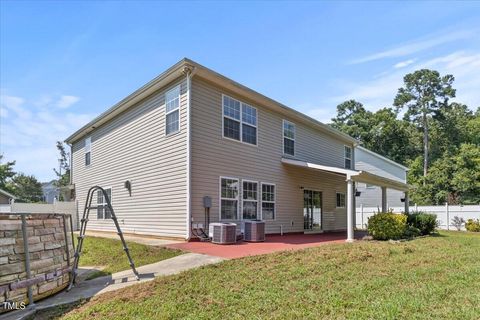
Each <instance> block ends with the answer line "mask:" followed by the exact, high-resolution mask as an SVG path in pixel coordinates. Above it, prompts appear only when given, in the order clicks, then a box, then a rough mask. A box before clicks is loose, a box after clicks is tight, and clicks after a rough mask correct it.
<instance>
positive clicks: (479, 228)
mask: <svg viewBox="0 0 480 320" xmlns="http://www.w3.org/2000/svg"><path fill="white" fill-rule="evenodd" d="M465 229H467V231H472V232H480V220H479V219H477V220H474V219H468V220H467V222H466V223H465Z"/></svg>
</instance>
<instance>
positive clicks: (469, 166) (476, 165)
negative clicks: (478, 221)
mask: <svg viewBox="0 0 480 320" xmlns="http://www.w3.org/2000/svg"><path fill="white" fill-rule="evenodd" d="M453 167H454V170H455V175H454V176H453V179H452V184H453V186H454V188H455V190H456V192H457V193H458V196H459V202H460V203H462V204H474V203H480V146H478V145H474V144H468V143H465V144H462V145H461V146H460V148H459V150H458V152H456V153H455V155H454V156H453Z"/></svg>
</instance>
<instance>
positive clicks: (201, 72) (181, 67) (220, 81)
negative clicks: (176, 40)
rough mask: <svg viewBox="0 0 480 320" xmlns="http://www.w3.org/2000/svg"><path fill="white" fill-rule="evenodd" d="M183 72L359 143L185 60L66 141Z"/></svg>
mask: <svg viewBox="0 0 480 320" xmlns="http://www.w3.org/2000/svg"><path fill="white" fill-rule="evenodd" d="M186 69H188V70H193V71H192V75H195V76H199V77H201V78H204V79H206V80H208V81H211V82H213V83H215V84H217V85H220V86H222V87H225V88H227V89H228V90H230V91H233V92H235V93H238V94H240V95H243V96H246V97H247V98H250V99H251V100H253V101H255V102H258V103H260V104H262V106H264V107H267V108H270V109H271V110H274V111H277V112H280V113H283V114H285V115H287V116H290V117H292V118H294V119H296V120H298V121H302V122H304V123H307V124H310V125H311V126H313V127H315V128H316V129H318V130H320V131H322V132H324V133H327V134H330V135H333V136H335V137H337V138H339V139H341V140H343V141H347V142H349V143H353V144H354V145H358V144H359V143H360V142H359V141H358V140H356V139H354V138H352V137H350V136H349V135H347V134H345V133H343V132H341V131H339V130H337V129H334V128H333V127H331V126H329V125H326V124H324V123H322V122H320V121H318V120H315V119H313V118H311V117H309V116H307V115H305V114H303V113H301V112H298V111H296V110H294V109H292V108H290V107H287V106H286V105H284V104H281V103H279V102H277V101H275V100H273V99H270V98H268V97H266V96H264V95H262V94H260V93H258V92H256V91H254V90H252V89H250V88H248V87H246V86H244V85H242V84H240V83H238V82H235V81H233V80H231V79H229V78H227V77H225V76H223V75H221V74H219V73H217V72H215V71H213V70H211V69H208V68H206V67H204V66H202V65H200V64H198V63H196V62H194V61H192V60H190V59H187V58H184V59H182V60H180V61H179V62H177V63H176V64H175V65H173V66H172V67H170V68H169V69H167V70H166V71H165V72H163V73H162V74H160V75H159V76H157V77H156V78H155V79H153V80H151V81H150V82H148V83H147V84H145V85H144V86H142V87H141V88H140V89H138V90H136V91H135V92H133V93H132V94H130V95H129V96H127V97H126V98H124V99H123V100H121V101H120V102H118V103H117V104H115V105H114V106H113V107H111V108H110V109H108V110H107V111H105V112H103V113H102V114H100V115H99V116H98V117H96V118H95V119H93V120H92V121H90V122H89V123H87V124H86V125H85V126H83V127H82V128H80V129H79V130H77V131H76V132H75V133H73V134H72V135H71V136H69V137H68V138H67V139H66V140H65V141H66V142H67V143H70V144H71V143H73V142H75V141H78V140H79V139H81V138H82V137H84V136H86V135H88V134H89V133H90V132H91V131H93V130H95V129H96V128H98V127H99V126H101V125H102V124H104V123H106V122H108V121H109V120H110V119H113V118H114V117H115V116H117V115H118V114H120V113H122V112H123V111H125V110H127V109H128V108H129V107H131V106H132V105H134V104H135V103H137V102H139V101H141V100H142V99H144V98H146V97H147V96H149V95H150V94H152V93H154V92H155V91H156V90H158V89H160V88H161V87H163V86H165V85H167V84H168V83H170V82H172V81H173V80H175V79H177V78H178V77H180V76H181V75H182V74H183V73H184V71H186Z"/></svg>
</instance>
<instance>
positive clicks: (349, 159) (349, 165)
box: [344, 146, 352, 169]
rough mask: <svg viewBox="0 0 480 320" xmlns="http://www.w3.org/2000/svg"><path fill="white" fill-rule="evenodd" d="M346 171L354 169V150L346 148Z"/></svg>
mask: <svg viewBox="0 0 480 320" xmlns="http://www.w3.org/2000/svg"><path fill="white" fill-rule="evenodd" d="M344 155H345V156H344V158H345V169H352V148H351V147H348V146H345V151H344Z"/></svg>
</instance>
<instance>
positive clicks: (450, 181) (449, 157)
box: [409, 143, 480, 205]
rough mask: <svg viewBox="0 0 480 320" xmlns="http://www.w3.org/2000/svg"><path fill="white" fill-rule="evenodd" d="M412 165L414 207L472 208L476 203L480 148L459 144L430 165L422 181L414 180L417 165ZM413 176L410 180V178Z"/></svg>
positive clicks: (479, 192) (479, 198)
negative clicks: (468, 206) (453, 205)
mask: <svg viewBox="0 0 480 320" xmlns="http://www.w3.org/2000/svg"><path fill="white" fill-rule="evenodd" d="M418 160H419V159H417V161H416V162H414V163H412V164H411V166H410V171H411V172H409V178H411V179H412V180H413V182H411V183H412V185H413V191H414V192H413V194H412V200H413V201H414V202H416V203H418V204H437V205H440V204H443V203H445V202H448V203H449V204H474V203H479V202H480V146H476V145H473V144H468V143H465V144H462V145H461V146H460V147H459V148H453V149H451V150H448V151H446V152H445V153H444V154H443V156H442V157H441V158H439V159H437V160H436V161H434V162H433V163H432V166H431V167H430V170H429V172H428V174H427V176H426V177H423V176H420V177H418V173H419V168H420V164H421V162H420V161H418ZM412 176H413V178H412Z"/></svg>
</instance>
